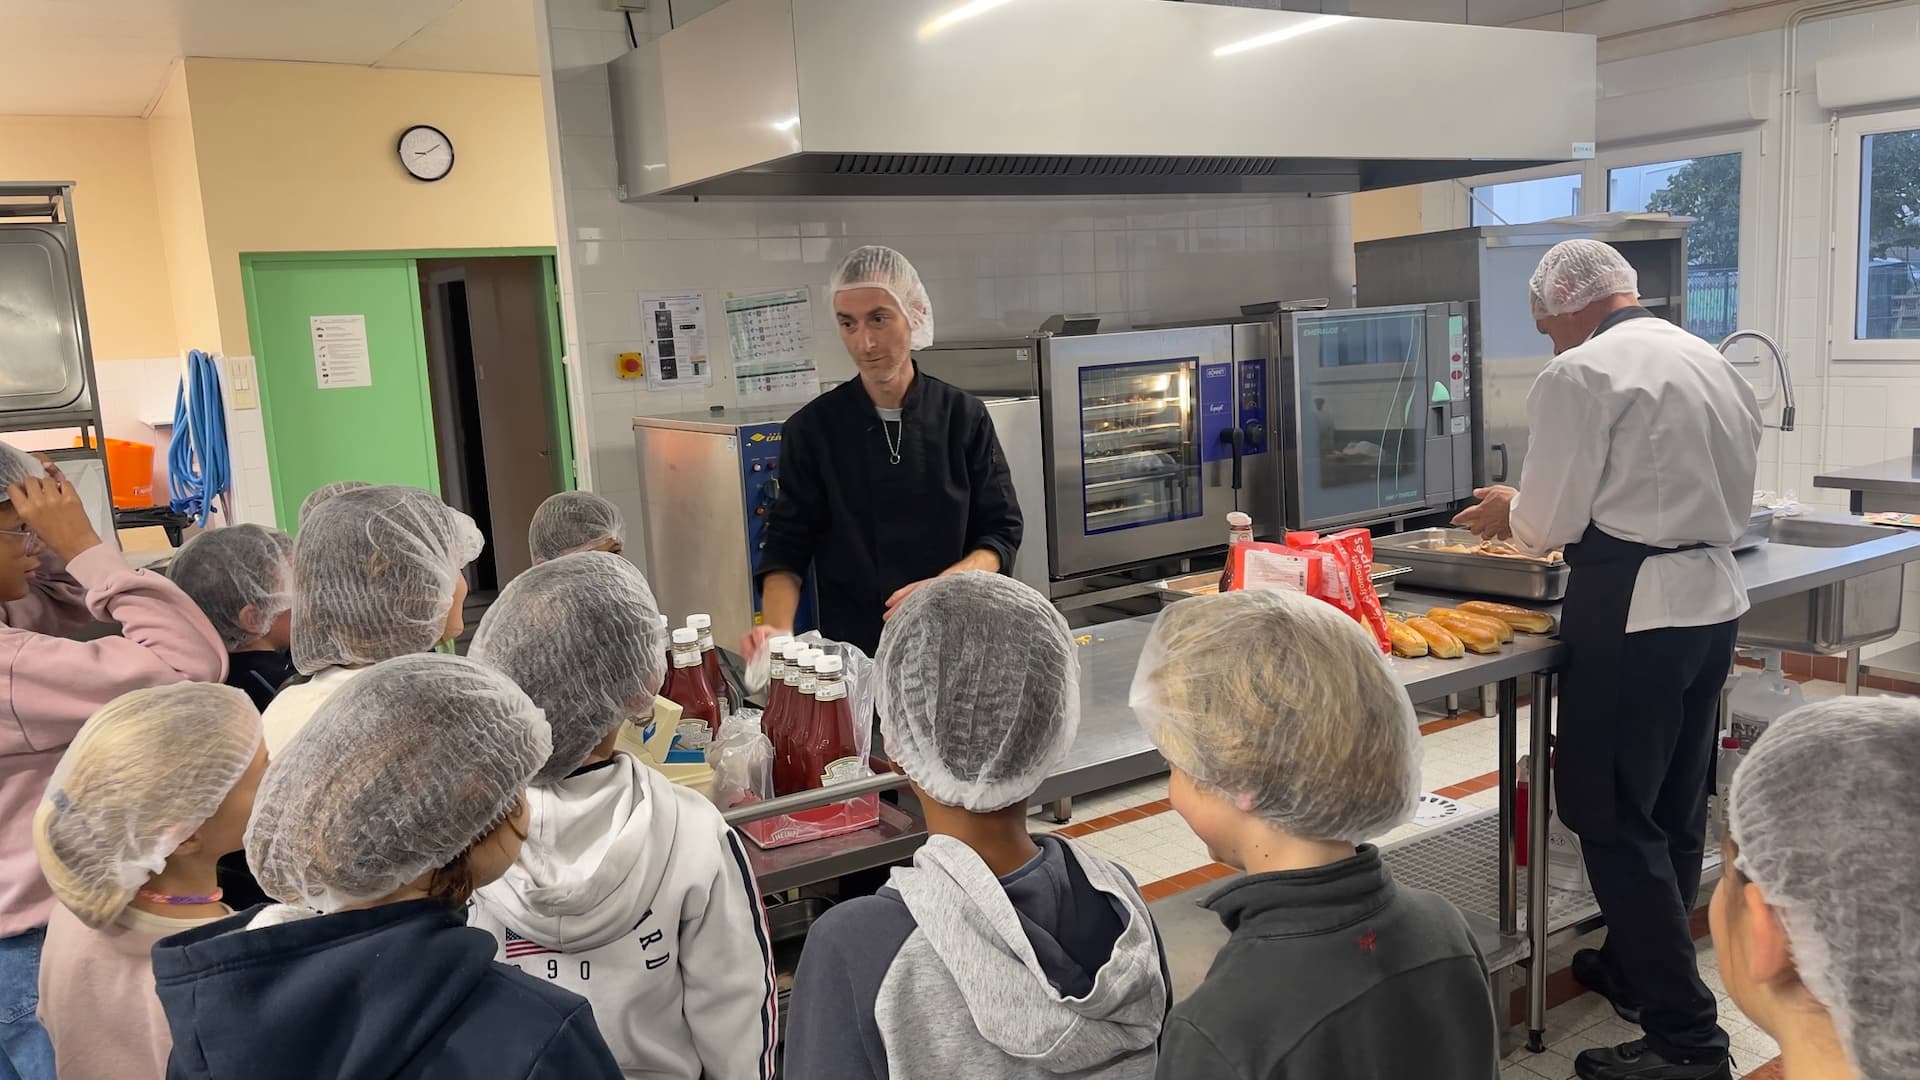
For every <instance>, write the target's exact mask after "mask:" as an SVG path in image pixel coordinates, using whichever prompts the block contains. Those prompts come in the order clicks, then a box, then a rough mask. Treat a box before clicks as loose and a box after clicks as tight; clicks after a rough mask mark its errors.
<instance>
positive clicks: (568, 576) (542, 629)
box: [468, 551, 774, 1080]
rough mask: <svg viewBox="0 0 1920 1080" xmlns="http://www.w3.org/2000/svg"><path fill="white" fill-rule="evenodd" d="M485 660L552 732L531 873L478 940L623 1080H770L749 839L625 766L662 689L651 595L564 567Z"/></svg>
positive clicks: (530, 581) (483, 919)
mask: <svg viewBox="0 0 1920 1080" xmlns="http://www.w3.org/2000/svg"><path fill="white" fill-rule="evenodd" d="M472 656H473V658H474V659H475V660H478V661H480V662H481V663H484V664H489V665H491V666H493V667H495V668H498V669H499V670H501V671H503V672H505V673H506V674H507V675H508V676H510V677H511V678H512V679H513V680H514V681H516V682H518V683H519V684H520V686H521V688H522V689H524V690H525V691H526V692H527V695H528V696H529V697H531V698H532V699H533V701H534V703H535V704H537V705H539V706H540V707H541V708H542V709H544V710H546V715H547V721H548V723H550V724H551V725H552V727H553V756H552V757H551V758H550V759H549V760H548V762H547V765H546V768H544V769H542V770H541V771H540V773H539V774H538V775H537V776H535V777H534V780H533V786H532V789H531V790H529V791H528V792H527V802H528V805H529V807H530V809H531V817H530V821H529V825H528V829H527V841H526V845H525V847H524V848H523V849H522V850H521V853H520V859H519V862H518V863H516V864H515V865H514V866H513V868H512V869H510V870H508V871H507V873H506V876H505V877H502V878H501V879H500V880H499V881H497V882H495V883H493V884H491V885H488V886H487V887H485V888H483V889H481V890H480V891H479V892H478V893H476V894H475V895H474V899H473V905H472V907H471V908H470V910H469V912H468V925H470V926H474V927H478V928H479V929H482V930H485V931H487V932H488V933H490V934H492V935H493V936H494V938H495V939H496V940H497V941H499V942H500V949H501V951H500V957H501V959H503V960H504V961H505V962H506V963H508V964H511V965H513V966H515V967H517V968H519V969H520V970H522V971H524V972H526V973H527V974H529V975H533V976H535V977H537V978H541V979H546V980H549V981H551V982H552V983H553V984H554V985H556V986H559V987H562V988H564V989H567V990H571V991H573V992H574V993H576V994H579V995H581V996H582V997H585V998H586V999H587V1000H588V1001H589V1002H591V1003H592V1004H593V1013H594V1016H595V1017H596V1018H597V1019H598V1020H599V1024H600V1032H601V1034H602V1035H604V1036H605V1037H606V1040H607V1045H608V1046H609V1047H610V1048H611V1049H612V1050H613V1055H614V1058H615V1059H616V1060H617V1061H618V1062H619V1063H620V1068H621V1071H622V1073H623V1074H625V1075H626V1076H628V1077H648V1078H659V1080H667V1078H683V1080H703V1078H705V1080H750V1078H752V1080H771V1077H772V1076H773V1046H774V985H773V954H772V949H771V946H770V944H769V942H768V938H767V928H766V920H765V914H764V912H763V911H762V910H761V906H760V898H759V895H758V893H757V891H756V890H755V887H754V880H753V869H752V867H750V866H749V865H748V863H747V857H746V851H745V850H744V848H742V846H741V843H740V839H739V837H737V836H736V835H735V834H734V832H733V830H732V829H729V828H728V827H727V824H726V822H725V821H723V820H722V819H721V817H720V812H719V811H718V810H716V809H714V807H713V804H712V803H709V802H708V801H707V800H706V799H705V798H703V797H702V796H700V795H699V794H698V793H696V792H693V791H690V790H688V789H686V788H682V787H677V786H675V785H674V784H671V783H669V782H668V781H667V779H666V778H665V777H664V776H662V775H661V774H660V773H658V772H656V771H654V770H653V769H650V768H648V767H647V766H645V765H643V764H641V763H640V762H638V761H636V760H634V759H633V758H631V757H629V756H627V755H626V754H624V753H620V752H617V751H616V750H615V749H614V742H615V740H616V739H617V738H618V737H619V734H620V728H621V725H623V724H626V723H629V722H631V721H633V720H634V719H636V718H640V717H644V716H645V715H646V714H647V712H648V711H649V710H650V709H651V708H652V705H653V696H654V693H655V692H656V691H657V690H659V688H660V684H661V682H662V680H663V679H664V678H665V676H666V670H665V668H666V661H665V656H666V642H665V641H664V640H663V638H662V636H661V632H660V620H659V613H658V609H657V608H656V606H655V604H654V600H653V592H652V590H651V589H649V588H648V587H647V582H646V579H645V578H644V577H642V576H641V574H640V571H638V570H636V569H634V567H633V565H632V564H631V563H629V562H627V561H626V560H625V559H623V558H621V557H619V556H617V555H612V554H607V553H604V552H598V551H588V552H581V553H578V554H573V555H565V556H562V557H560V558H558V559H555V560H553V561H551V562H546V563H541V564H540V565H537V566H535V567H534V568H533V569H531V570H528V571H527V572H526V573H524V574H521V575H520V576H519V577H518V578H515V579H514V581H513V583H512V584H510V585H508V586H507V587H506V589H505V590H503V591H502V592H501V593H500V598H499V599H498V600H496V601H494V603H493V606H492V607H491V608H489V609H488V611H487V614H486V617H485V618H484V619H482V620H481V622H480V630H479V632H478V633H477V634H476V635H475V636H474V640H473V652H472Z"/></svg>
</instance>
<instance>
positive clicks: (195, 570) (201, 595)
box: [167, 525, 293, 650]
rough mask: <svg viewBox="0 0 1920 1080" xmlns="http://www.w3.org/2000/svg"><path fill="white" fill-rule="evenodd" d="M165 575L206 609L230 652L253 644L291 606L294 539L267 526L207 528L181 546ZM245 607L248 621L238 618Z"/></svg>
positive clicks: (202, 609)
mask: <svg viewBox="0 0 1920 1080" xmlns="http://www.w3.org/2000/svg"><path fill="white" fill-rule="evenodd" d="M167 577H169V578H171V579H172V580H173V583H174V584H175V585H178V586H180V590H181V591H182V592H184V593H186V594H187V595H188V596H190V597H192V598H193V602H194V603H195V604H198V605H199V606H200V610H201V611H203V612H205V613H206V616H207V620H208V621H209V622H211V623H213V628H214V629H215V630H218V631H220V640H221V641H222V642H225V643H226V646H227V648H228V649H229V650H232V649H238V648H240V647H241V646H243V645H251V644H253V643H254V642H256V641H259V640H260V639H261V638H263V637H265V636H266V633H267V630H268V628H270V627H271V626H272V625H273V620H275V619H277V618H279V617H280V613H281V612H283V611H286V610H287V609H288V608H291V607H292V606H293V537H291V536H288V535H287V534H286V533H283V532H281V531H280V530H279V529H270V528H268V527H267V526H265V525H229V526H227V527H226V528H223V529H210V530H208V531H206V532H203V533H201V534H200V535H198V536H195V537H194V538H193V539H191V540H188V541H187V542H186V543H185V544H184V545H182V546H181V548H180V551H179V553H178V554H176V555H174V557H173V561H172V562H171V563H169V564H168V566H167ZM249 606H251V607H252V608H253V616H252V620H251V621H250V622H249V621H248V620H246V619H243V618H241V612H242V611H244V610H246V608H248V607H249Z"/></svg>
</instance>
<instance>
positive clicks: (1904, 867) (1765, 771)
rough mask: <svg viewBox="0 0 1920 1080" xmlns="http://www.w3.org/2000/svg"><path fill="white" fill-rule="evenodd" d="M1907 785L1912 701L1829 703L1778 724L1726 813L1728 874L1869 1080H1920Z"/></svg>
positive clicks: (1917, 758) (1913, 745)
mask: <svg viewBox="0 0 1920 1080" xmlns="http://www.w3.org/2000/svg"><path fill="white" fill-rule="evenodd" d="M1916 776H1920V701H1916V700H1914V699H1912V698H1883V697H1842V698H1834V699H1832V700H1830V701H1822V702H1820V703H1818V704H1814V705H1808V706H1806V707H1804V708H1800V709H1795V710H1794V711H1793V712H1791V713H1788V714H1787V715H1786V716H1783V717H1781V718H1780V719H1778V720H1776V721H1774V722H1773V724H1772V725H1771V726H1769V727H1768V728H1767V733H1766V736H1765V737H1764V738H1762V739H1761V740H1760V741H1759V742H1758V743H1756V744H1755V745H1754V748H1753V750H1752V751H1751V752H1750V753H1748V754H1747V757H1746V760H1745V761H1743V762H1742V763H1741V765H1740V768H1739V770H1738V771H1737V772H1735V773H1734V774H1733V790H1732V793H1731V794H1730V795H1729V797H1728V800H1727V801H1728V817H1729V820H1730V823H1731V826H1732V832H1733V841H1734V845H1735V846H1736V847H1737V848H1738V849H1739V850H1738V854H1737V856H1736V858H1735V860H1734V863H1735V865H1736V866H1737V867H1738V868H1739V870H1740V872H1741V874H1742V875H1744V876H1745V877H1746V878H1747V880H1749V881H1751V882H1753V883H1754V884H1755V885H1758V886H1759V887H1760V892H1761V893H1762V894H1763V895H1764V896H1765V897H1766V898H1767V903H1768V904H1770V905H1771V906H1772V907H1773V908H1774V910H1776V911H1778V912H1779V913H1780V918H1781V922H1782V924H1783V925H1784V926H1785V927H1786V931H1787V940H1788V942H1789V943H1790V944H1791V946H1792V950H1793V964H1794V968H1795V970H1797V971H1798V973H1799V976H1800V982H1801V985H1803V986H1805V987H1806V988H1807V992H1808V993H1810V994H1812V995H1813V996H1814V998H1815V999H1817V1000H1818V1001H1819V1002H1820V1003H1821V1004H1822V1005H1825V1006H1826V1007H1827V1012H1828V1013H1829V1014H1830V1015H1831V1016H1832V1017H1833V1022H1834V1027H1835V1029H1836V1030H1837V1031H1838V1032H1839V1034H1840V1042H1841V1044H1842V1045H1843V1046H1845V1047H1846V1050H1847V1055H1848V1057H1850V1058H1851V1059H1852V1061H1853V1064H1854V1068H1855V1071H1856V1072H1857V1073H1858V1074H1859V1075H1860V1076H1861V1077H1864V1078H1878V1077H1895V1076H1920V1021H1916V1018H1920V933H1916V929H1920V855H1917V854H1916V848H1915V846H1914V839H1913V838H1914V836H1915V835H1916V834H1920V784H1915V783H1914V778H1915V777H1916ZM1901 837H1905V838H1906V839H1904V840H1903V839H1901ZM1903 851H1904V852H1905V853H1906V854H1904V855H1903V854H1901V852H1903Z"/></svg>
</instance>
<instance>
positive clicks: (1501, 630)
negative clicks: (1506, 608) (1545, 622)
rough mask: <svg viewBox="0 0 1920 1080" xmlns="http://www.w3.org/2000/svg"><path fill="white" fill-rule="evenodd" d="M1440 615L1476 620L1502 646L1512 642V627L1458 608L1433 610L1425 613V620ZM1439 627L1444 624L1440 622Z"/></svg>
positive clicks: (1490, 617) (1492, 618)
mask: <svg viewBox="0 0 1920 1080" xmlns="http://www.w3.org/2000/svg"><path fill="white" fill-rule="evenodd" d="M1442 615H1446V616H1450V617H1452V618H1456V619H1476V620H1478V621H1479V622H1480V623H1481V625H1483V626H1485V627H1486V628H1487V629H1488V630H1491V631H1493V636H1494V637H1496V638H1498V639H1499V640H1500V643H1501V644H1503V645H1504V644H1506V643H1507V642H1509V641H1512V640H1513V627H1511V626H1508V625H1507V624H1506V623H1505V622H1502V621H1501V620H1499V619H1496V618H1494V617H1493V616H1491V615H1475V614H1472V613H1471V612H1466V611H1462V610H1460V609H1459V608H1434V609H1432V610H1430V611H1428V612H1427V618H1429V619H1433V618H1438V617H1439V616H1442ZM1441 625H1442V626H1444V625H1446V624H1445V623H1444V622H1442V623H1441Z"/></svg>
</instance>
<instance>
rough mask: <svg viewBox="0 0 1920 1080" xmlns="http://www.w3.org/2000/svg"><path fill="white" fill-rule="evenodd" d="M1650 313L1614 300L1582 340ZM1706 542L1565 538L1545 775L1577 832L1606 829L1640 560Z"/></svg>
mask: <svg viewBox="0 0 1920 1080" xmlns="http://www.w3.org/2000/svg"><path fill="white" fill-rule="evenodd" d="M1657 317H1658V316H1656V315H1654V314H1653V312H1651V311H1648V310H1647V309H1646V308H1643V307H1630V308H1621V309H1620V310H1619V311H1616V312H1614V313H1613V314H1611V315H1609V316H1607V317H1606V318H1605V319H1603V320H1602V321H1601V323H1600V325H1599V326H1597V327H1595V328H1594V331H1593V333H1592V334H1591V335H1589V336H1588V339H1587V340H1589V341H1591V340H1593V338H1596V337H1599V336H1600V335H1601V334H1604V333H1606V332H1607V331H1608V330H1611V329H1613V328H1614V327H1615V326H1618V325H1620V324H1621V323H1623V322H1626V321H1628V320H1630V319H1643V318H1645V319H1651V318H1657ZM1708 546H1710V545H1707V544H1694V545H1691V546H1689V547H1683V548H1656V547H1651V546H1648V545H1646V544H1636V543H1633V542H1632V541H1628V540H1622V539H1620V538H1619V537H1617V536H1612V535H1610V534H1608V533H1605V532H1602V531H1600V528H1599V526H1597V525H1594V524H1592V523H1591V522H1589V523H1588V524H1587V531H1586V532H1585V533H1584V534H1583V535H1582V536H1581V537H1580V540H1579V542H1578V543H1573V544H1568V545H1567V548H1566V560H1567V567H1568V569H1569V570H1570V571H1571V574H1570V575H1569V576H1568V579H1567V595H1566V599H1565V600H1564V601H1562V603H1561V607H1560V641H1561V642H1562V643H1563V644H1565V645H1566V646H1567V663H1566V666H1565V667H1564V668H1562V669H1561V674H1560V721H1559V723H1558V724H1557V725H1556V734H1555V738H1554V768H1553V783H1554V794H1555V796H1556V798H1557V799H1558V807H1559V811H1560V820H1561V821H1563V822H1565V823H1566V825H1567V827H1568V828H1570V829H1572V830H1573V831H1574V832H1575V833H1577V834H1579V835H1581V836H1583V837H1585V836H1591V837H1593V838H1595V839H1602V838H1604V837H1606V836H1608V835H1609V834H1610V833H1611V831H1612V829H1613V817H1614V813H1613V811H1614V793H1615V789H1614V782H1613V778H1614V754H1615V747H1614V733H1615V729H1616V728H1617V726H1618V724H1617V721H1616V719H1615V717H1616V715H1617V714H1618V711H1619V704H1620V682H1621V680H1623V679H1627V678H1631V677H1632V675H1631V673H1630V672H1626V671H1622V670H1621V669H1620V663H1621V657H1622V656H1623V655H1624V654H1625V652H1626V645H1627V616H1628V614H1629V612H1630V611H1631V609H1632V607H1633V587H1634V583H1635V582H1636V581H1638V580H1639V578H1640V564H1642V563H1644V562H1646V561H1647V560H1648V559H1650V558H1652V557H1654V556H1656V555H1666V554H1670V553H1672V552H1674V551H1697V550H1699V549H1701V548H1704V547H1708ZM1536 752H1537V751H1536Z"/></svg>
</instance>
